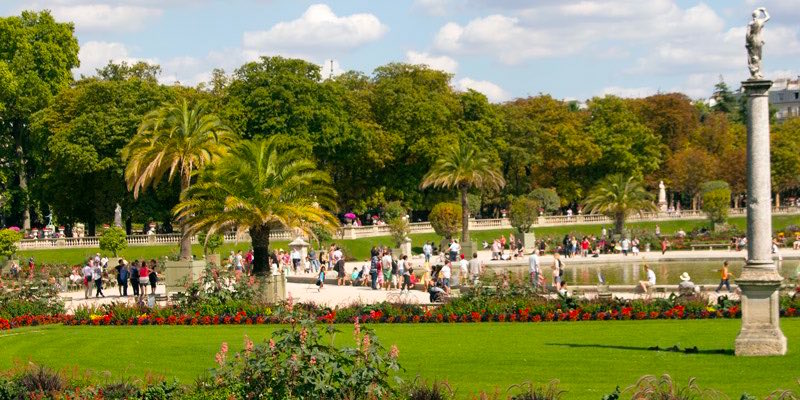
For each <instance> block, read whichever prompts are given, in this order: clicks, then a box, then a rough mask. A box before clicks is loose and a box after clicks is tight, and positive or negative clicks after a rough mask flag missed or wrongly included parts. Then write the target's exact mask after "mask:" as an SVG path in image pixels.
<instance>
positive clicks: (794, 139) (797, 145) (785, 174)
mask: <svg viewBox="0 0 800 400" xmlns="http://www.w3.org/2000/svg"><path fill="white" fill-rule="evenodd" d="M798 138H800V118H792V119H790V120H788V121H785V122H783V123H782V124H780V125H777V126H776V127H775V128H774V129H773V132H772V140H771V142H772V143H771V146H770V151H771V153H772V156H771V159H772V186H773V190H774V191H775V205H776V206H778V205H780V197H781V192H784V191H787V190H792V189H797V188H800V141H798Z"/></svg>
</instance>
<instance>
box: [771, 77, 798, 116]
mask: <svg viewBox="0 0 800 400" xmlns="http://www.w3.org/2000/svg"><path fill="white" fill-rule="evenodd" d="M769 104H770V105H771V106H772V107H773V108H774V109H775V110H776V112H775V119H776V120H777V121H783V120H785V119H787V118H791V117H797V116H800V77H798V78H795V79H791V78H781V79H776V80H775V82H774V83H773V84H772V88H770V89H769Z"/></svg>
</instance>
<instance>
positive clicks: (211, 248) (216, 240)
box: [197, 232, 225, 254]
mask: <svg viewBox="0 0 800 400" xmlns="http://www.w3.org/2000/svg"><path fill="white" fill-rule="evenodd" d="M197 241H198V242H200V244H202V245H203V249H204V251H205V253H206V254H214V253H216V251H217V249H218V248H220V247H222V245H223V244H225V237H224V236H222V235H220V234H219V233H212V234H211V235H209V234H208V233H206V232H200V233H198V234H197Z"/></svg>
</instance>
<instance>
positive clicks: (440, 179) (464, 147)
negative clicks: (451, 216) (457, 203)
mask: <svg viewBox="0 0 800 400" xmlns="http://www.w3.org/2000/svg"><path fill="white" fill-rule="evenodd" d="M505 184H506V181H505V180H504V179H503V175H502V174H501V173H500V170H499V169H497V167H496V166H495V165H494V164H492V162H491V161H489V159H488V158H486V157H485V156H484V155H483V154H481V153H480V152H478V149H477V148H475V147H474V146H472V145H470V144H468V143H467V142H465V141H461V142H460V143H457V144H454V145H452V146H451V147H449V148H447V149H446V150H445V152H444V154H443V155H442V156H441V157H440V158H439V159H438V160H436V162H435V163H434V164H433V166H432V167H431V169H430V171H428V173H427V174H426V175H425V177H424V178H423V179H422V184H421V185H420V186H421V187H422V188H423V189H424V188H427V187H434V188H436V187H441V188H456V189H458V191H459V193H460V194H461V243H463V244H465V245H466V244H467V243H469V204H468V203H467V193H469V190H470V189H471V188H478V189H490V190H499V189H501V188H502V187H503V186H505Z"/></svg>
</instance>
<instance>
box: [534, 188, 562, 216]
mask: <svg viewBox="0 0 800 400" xmlns="http://www.w3.org/2000/svg"><path fill="white" fill-rule="evenodd" d="M528 197H530V198H531V199H533V200H535V201H536V203H537V204H538V205H539V207H541V208H542V209H543V210H544V212H545V213H552V212H555V211H557V210H558V209H559V208H560V207H561V199H560V198H559V197H558V193H556V191H555V189H551V188H536V189H533V190H531V192H530V193H528Z"/></svg>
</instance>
